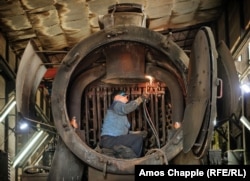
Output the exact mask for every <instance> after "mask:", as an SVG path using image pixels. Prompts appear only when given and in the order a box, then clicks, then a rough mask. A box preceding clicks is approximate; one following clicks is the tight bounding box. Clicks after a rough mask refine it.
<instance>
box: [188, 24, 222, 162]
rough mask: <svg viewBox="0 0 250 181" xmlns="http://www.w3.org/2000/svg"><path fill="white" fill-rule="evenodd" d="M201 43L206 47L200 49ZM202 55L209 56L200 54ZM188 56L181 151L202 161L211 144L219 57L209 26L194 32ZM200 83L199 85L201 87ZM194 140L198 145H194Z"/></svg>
mask: <svg viewBox="0 0 250 181" xmlns="http://www.w3.org/2000/svg"><path fill="white" fill-rule="evenodd" d="M202 37H203V38H202ZM200 40H202V42H200ZM201 43H203V44H202V45H205V47H204V46H201ZM202 47H203V48H204V49H201V48H202ZM200 49H201V50H200ZM204 52H205V53H207V54H208V55H204V54H202V53H204ZM202 56H206V57H207V62H204V58H202V60H201V57H202ZM190 57H191V59H190V71H192V72H190V73H189V75H190V77H189V87H188V95H189V97H188V101H187V103H188V105H187V107H186V109H185V113H184V124H183V131H184V133H183V134H184V136H183V138H184V140H183V152H184V153H187V152H189V151H190V150H191V149H192V150H193V153H194V155H195V156H196V157H197V158H201V157H203V155H204V153H205V151H206V150H207V148H208V146H209V143H210V141H211V137H212V133H213V121H214V120H215V117H216V96H217V62H216V60H217V58H218V54H217V51H216V48H215V42H214V38H213V34H212V32H211V30H210V29H209V28H208V27H202V28H201V29H200V30H199V32H198V33H197V35H196V37H195V41H194V45H193V48H192V51H191V56H190ZM205 63H206V64H205ZM207 68H209V69H207ZM197 75H198V77H197ZM199 83H202V87H201V86H199ZM197 109H199V112H198V111H197ZM206 111H208V112H209V113H208V116H205V115H206ZM196 141H198V143H199V144H200V146H197V145H196V146H195V144H196ZM195 152H196V153H195Z"/></svg>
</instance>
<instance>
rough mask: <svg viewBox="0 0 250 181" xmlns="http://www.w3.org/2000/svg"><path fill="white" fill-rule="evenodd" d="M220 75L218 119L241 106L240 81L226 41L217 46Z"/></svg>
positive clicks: (222, 118)
mask: <svg viewBox="0 0 250 181" xmlns="http://www.w3.org/2000/svg"><path fill="white" fill-rule="evenodd" d="M217 51H218V54H219V58H218V69H219V70H220V71H218V77H219V78H220V79H222V85H220V86H222V98H218V100H217V114H218V121H223V120H225V119H228V118H229V117H230V116H231V115H232V114H233V113H236V112H237V109H238V108H239V106H240V105H239V104H240V102H239V99H240V96H241V90H240V82H239V78H238V75H237V71H236V67H235V65H234V60H233V57H232V55H231V53H230V51H229V49H228V47H227V46H226V44H225V42H224V41H221V42H220V43H219V45H218V47H217Z"/></svg>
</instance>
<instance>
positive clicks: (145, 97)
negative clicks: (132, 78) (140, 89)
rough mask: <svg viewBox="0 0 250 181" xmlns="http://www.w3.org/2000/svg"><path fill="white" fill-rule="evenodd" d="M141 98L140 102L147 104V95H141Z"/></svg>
mask: <svg viewBox="0 0 250 181" xmlns="http://www.w3.org/2000/svg"><path fill="white" fill-rule="evenodd" d="M141 98H142V102H147V101H148V98H149V95H148V94H143V95H141Z"/></svg>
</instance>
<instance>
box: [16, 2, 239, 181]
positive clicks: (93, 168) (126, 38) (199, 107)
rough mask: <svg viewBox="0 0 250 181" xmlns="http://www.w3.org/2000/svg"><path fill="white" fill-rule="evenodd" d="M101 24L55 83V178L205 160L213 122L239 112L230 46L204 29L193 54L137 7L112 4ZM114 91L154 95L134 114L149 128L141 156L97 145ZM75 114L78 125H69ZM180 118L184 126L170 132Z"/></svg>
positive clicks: (138, 127) (123, 175)
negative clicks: (118, 155) (125, 156)
mask: <svg viewBox="0 0 250 181" xmlns="http://www.w3.org/2000/svg"><path fill="white" fill-rule="evenodd" d="M99 25H100V29H101V30H100V31H99V32H96V33H93V34H92V35H91V36H89V37H87V38H85V39H83V40H82V41H80V42H79V43H78V44H77V45H75V46H74V47H73V48H72V49H71V50H70V51H69V52H68V54H67V55H66V56H65V58H64V59H63V61H62V63H61V65H60V67H59V69H58V71H57V74H56V77H55V79H54V81H53V87H52V94H51V106H52V113H53V120H54V124H55V126H56V129H57V132H58V133H59V135H60V138H59V141H58V144H57V147H56V150H55V154H54V158H53V162H52V165H51V169H50V172H49V176H48V178H49V180H63V179H64V180H69V179H70V180H71V179H74V180H77V179H78V180H84V179H85V177H86V180H95V181H96V180H105V179H106V180H115V179H117V178H119V179H125V180H130V179H131V180H133V179H132V178H133V174H134V166H135V165H138V164H140V165H154V164H161V165H162V164H179V165H181V164H206V163H207V162H208V160H207V153H208V150H209V147H210V145H211V140H212V137H213V132H214V121H215V120H217V121H218V120H223V119H225V118H228V117H229V116H230V115H231V114H233V113H235V112H236V109H237V108H238V101H239V97H240V91H239V90H238V88H237V87H239V86H238V84H239V82H238V78H237V73H236V69H235V67H234V64H233V61H232V57H231V54H230V52H229V50H228V48H227V47H226V45H225V43H224V42H220V43H219V44H218V46H216V44H215V40H214V37H213V33H212V31H211V29H210V28H209V27H201V28H200V30H199V31H198V33H197V34H196V37H195V39H194V42H193V45H192V49H191V51H190V52H189V54H187V53H186V52H185V51H184V50H182V49H181V48H180V47H179V46H178V45H177V44H176V43H175V42H173V40H172V39H171V36H166V35H162V34H160V33H158V32H155V31H151V30H149V29H148V28H147V26H148V23H147V17H146V15H145V14H144V13H143V9H142V7H141V6H140V5H136V4H132V5H131V4H116V5H113V6H110V7H109V9H108V14H107V15H104V16H102V17H100V18H99ZM41 75H42V73H41ZM149 76H150V78H151V79H148V77H149ZM40 77H41V76H40ZM114 90H124V91H126V92H127V93H128V94H129V95H130V98H131V99H134V98H136V97H138V96H140V95H142V94H144V93H147V94H149V100H148V101H147V102H146V103H145V104H146V105H145V106H141V107H140V108H138V109H137V110H136V111H135V112H133V113H131V114H129V115H128V118H129V120H130V121H131V130H132V131H147V132H148V134H147V137H146V138H145V140H144V150H143V152H144V156H143V157H141V158H135V159H118V158H114V157H110V156H108V155H105V154H103V152H102V150H101V149H100V148H99V145H98V142H99V140H100V131H101V125H102V120H103V117H104V115H105V112H106V110H107V108H108V107H109V105H110V104H111V102H112V99H111V93H112V92H113V91H114ZM18 92H20V91H18ZM30 92H32V91H30ZM18 94H22V91H21V92H20V93H18ZM28 96H29V95H28ZM17 97H21V95H17ZM23 99H24V98H23ZM19 107H20V108H19V111H20V112H22V113H24V112H30V111H31V112H32V110H24V109H25V106H19ZM145 109H147V111H148V113H149V115H150V119H151V121H152V123H153V125H154V129H155V130H156V132H157V135H156V134H155V133H154V131H153V130H152V128H151V127H150V126H149V124H148V122H147V121H146V120H145V117H144V114H143V113H144V111H145ZM72 117H75V118H76V121H77V123H78V125H79V128H77V129H74V128H73V127H72V126H71V124H70V119H71V118H72ZM175 121H178V122H181V123H182V126H181V128H180V129H178V130H177V131H175V132H174V135H173V136H171V137H170V132H171V131H173V123H174V122H175ZM157 139H158V140H159V144H157ZM104 178H105V179H104Z"/></svg>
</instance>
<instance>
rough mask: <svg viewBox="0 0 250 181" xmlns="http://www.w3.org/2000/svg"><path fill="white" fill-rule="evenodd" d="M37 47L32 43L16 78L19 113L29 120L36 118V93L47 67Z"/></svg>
mask: <svg viewBox="0 0 250 181" xmlns="http://www.w3.org/2000/svg"><path fill="white" fill-rule="evenodd" d="M36 50H37V47H36V46H35V44H34V42H32V41H30V42H29V44H28V45H27V47H26V49H25V52H24V55H23V57H22V59H21V62H20V65H19V67H18V72H17V78H16V102H17V111H18V112H20V113H21V114H22V115H23V116H25V117H28V118H34V117H35V115H34V114H35V105H36V100H35V97H36V91H37V88H38V86H39V85H40V82H41V80H42V78H43V75H44V74H45V72H46V70H47V69H46V67H45V66H44V65H43V61H42V58H44V57H41V56H40V55H38V54H37V53H36Z"/></svg>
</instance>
